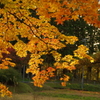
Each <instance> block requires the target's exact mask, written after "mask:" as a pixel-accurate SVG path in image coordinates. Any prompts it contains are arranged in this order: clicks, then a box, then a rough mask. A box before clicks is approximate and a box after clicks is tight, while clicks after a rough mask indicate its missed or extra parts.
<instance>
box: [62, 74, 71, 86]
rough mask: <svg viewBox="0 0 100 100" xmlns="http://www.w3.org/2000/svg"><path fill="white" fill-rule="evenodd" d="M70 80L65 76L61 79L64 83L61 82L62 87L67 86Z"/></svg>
mask: <svg viewBox="0 0 100 100" xmlns="http://www.w3.org/2000/svg"><path fill="white" fill-rule="evenodd" d="M69 79H70V78H69V76H67V75H64V76H63V78H60V80H61V81H62V80H63V82H61V85H62V86H66V82H67V81H69Z"/></svg>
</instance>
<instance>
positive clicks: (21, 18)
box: [0, 0, 100, 89]
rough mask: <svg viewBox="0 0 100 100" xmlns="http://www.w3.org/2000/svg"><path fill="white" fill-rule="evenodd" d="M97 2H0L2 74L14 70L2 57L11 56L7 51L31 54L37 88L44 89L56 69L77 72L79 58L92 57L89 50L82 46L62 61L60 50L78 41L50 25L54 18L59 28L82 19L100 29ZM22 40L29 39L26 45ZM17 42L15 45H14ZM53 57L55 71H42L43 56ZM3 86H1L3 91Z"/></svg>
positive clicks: (65, 77)
mask: <svg viewBox="0 0 100 100" xmlns="http://www.w3.org/2000/svg"><path fill="white" fill-rule="evenodd" d="M99 8H100V5H99V4H98V0H0V62H1V63H0V70H1V69H6V68H8V67H7V66H9V65H10V66H12V67H13V66H15V64H14V63H13V62H12V61H11V59H10V58H4V57H3V54H4V53H5V54H9V53H10V52H9V51H8V50H7V49H8V48H13V49H15V51H16V54H17V55H18V56H19V57H26V56H27V53H30V54H31V56H30V61H29V68H28V69H27V71H26V73H29V72H31V73H32V74H33V75H34V77H33V78H32V79H33V81H34V85H35V86H39V87H42V85H43V84H44V82H45V81H46V80H48V79H49V78H50V77H52V76H54V74H53V72H54V71H55V70H56V69H64V68H66V69H68V70H70V71H71V70H74V69H75V64H77V63H78V60H77V59H75V57H76V58H80V59H82V58H84V57H86V58H88V59H90V60H91V61H93V59H92V57H90V56H89V55H87V54H86V53H87V51H88V49H87V48H86V47H85V46H83V45H81V46H79V47H78V49H77V50H76V51H74V55H65V56H64V57H62V55H61V54H60V53H58V52H57V50H58V49H61V48H63V47H65V46H66V45H67V44H74V43H75V42H76V41H78V38H77V37H75V36H65V35H64V34H62V33H60V32H59V31H58V29H57V28H56V27H55V26H53V25H51V24H50V21H51V18H55V21H56V22H57V24H63V22H64V21H66V20H77V19H78V18H80V17H82V18H83V19H84V20H85V21H86V22H87V23H88V24H91V25H94V26H96V27H100V21H99ZM30 10H33V11H34V10H35V11H36V14H37V16H38V17H34V16H32V13H31V12H30ZM19 36H20V37H21V38H26V39H27V40H28V41H27V42H24V41H22V40H21V39H20V38H19ZM13 41H16V42H15V43H12V42H13ZM47 54H52V55H53V57H54V58H55V63H54V66H53V67H49V66H48V68H47V69H43V70H41V69H40V67H39V65H40V64H43V59H42V58H41V56H42V55H47ZM61 80H64V82H63V83H62V85H64V86H65V84H66V83H65V82H66V81H68V80H69V77H68V76H64V77H62V78H61ZM1 86H2V84H1V85H0V89H2V88H1Z"/></svg>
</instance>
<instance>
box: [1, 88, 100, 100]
mask: <svg viewBox="0 0 100 100" xmlns="http://www.w3.org/2000/svg"><path fill="white" fill-rule="evenodd" d="M66 99H67V100H100V92H89V91H77V90H68V89H54V90H43V91H36V92H33V93H20V94H18V93H15V94H13V96H12V98H8V97H4V98H0V100H66Z"/></svg>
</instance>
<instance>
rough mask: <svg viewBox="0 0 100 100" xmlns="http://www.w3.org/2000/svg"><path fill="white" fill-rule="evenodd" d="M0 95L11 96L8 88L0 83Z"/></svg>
mask: <svg viewBox="0 0 100 100" xmlns="http://www.w3.org/2000/svg"><path fill="white" fill-rule="evenodd" d="M0 96H2V97H4V96H9V97H11V96H12V93H11V92H10V91H9V90H8V88H7V87H6V86H5V85H3V84H1V83H0Z"/></svg>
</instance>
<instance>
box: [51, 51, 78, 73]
mask: <svg viewBox="0 0 100 100" xmlns="http://www.w3.org/2000/svg"><path fill="white" fill-rule="evenodd" d="M51 53H52V54H53V56H54V58H55V61H56V62H55V63H54V66H55V67H56V68H57V69H67V70H70V71H72V70H75V65H76V64H78V60H77V59H75V58H73V56H72V55H65V56H64V57H61V54H59V53H58V52H57V51H52V52H51Z"/></svg>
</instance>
